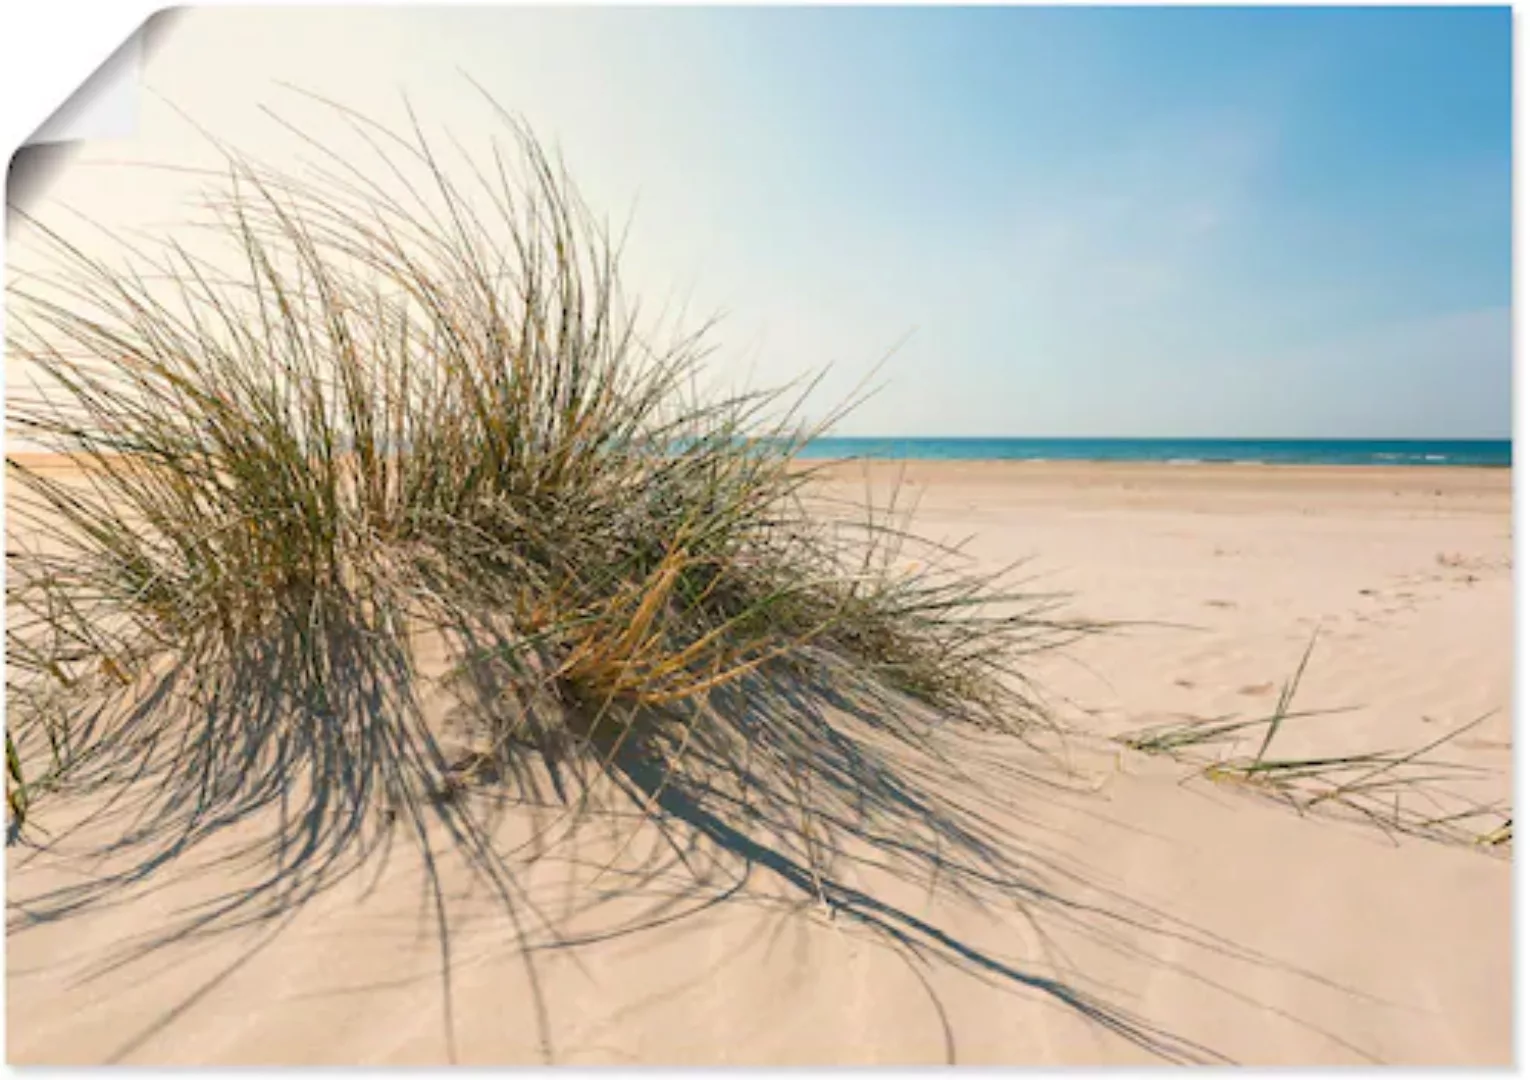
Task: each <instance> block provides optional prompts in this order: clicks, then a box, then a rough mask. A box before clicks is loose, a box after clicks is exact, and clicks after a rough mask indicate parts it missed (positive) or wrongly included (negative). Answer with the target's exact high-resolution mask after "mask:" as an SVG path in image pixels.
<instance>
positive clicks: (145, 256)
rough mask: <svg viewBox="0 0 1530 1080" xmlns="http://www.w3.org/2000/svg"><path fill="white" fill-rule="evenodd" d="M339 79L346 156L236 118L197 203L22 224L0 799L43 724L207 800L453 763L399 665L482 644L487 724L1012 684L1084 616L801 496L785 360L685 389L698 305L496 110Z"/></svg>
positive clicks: (403, 777)
mask: <svg viewBox="0 0 1530 1080" xmlns="http://www.w3.org/2000/svg"><path fill="white" fill-rule="evenodd" d="M333 108H334V112H335V114H336V115H337V116H338V117H339V118H340V120H341V121H342V122H343V123H344V124H345V125H347V126H348V128H349V130H350V131H351V133H352V134H353V135H354V136H356V137H357V139H358V140H359V141H360V143H362V144H363V145H364V146H366V147H367V148H369V152H370V153H371V155H372V157H371V159H370V160H366V161H362V160H358V159H357V158H356V157H355V156H353V155H349V154H342V153H340V152H338V151H334V150H330V149H327V147H326V146H325V145H324V144H323V143H322V142H321V141H319V140H314V141H313V142H312V149H313V150H314V152H315V153H316V154H317V156H318V161H317V163H313V164H310V165H309V166H308V167H307V170H306V171H300V172H287V173H284V172H280V171H276V170H273V169H270V168H267V167H265V166H262V165H260V164H259V163H256V162H253V161H251V160H248V159H246V158H244V157H242V156H240V155H238V154H237V153H234V152H232V151H229V152H228V153H227V168H226V171H225V172H224V173H222V174H220V175H219V176H218V177H216V178H215V179H212V180H210V186H209V188H208V194H207V197H206V201H205V207H206V210H207V214H206V215H204V217H203V218H202V219H199V220H198V222H197V223H196V227H195V228H194V229H187V230H185V231H183V232H182V233H178V234H176V235H173V236H168V237H164V238H160V239H157V240H152V241H143V242H133V243H130V242H129V241H128V240H126V239H125V238H123V237H121V236H116V235H110V234H102V235H94V234H92V235H90V236H88V237H85V238H80V237H75V236H72V235H66V232H65V231H64V230H62V229H61V228H59V227H56V226H53V225H49V224H44V223H43V222H41V221H28V222H27V227H28V230H29V232H30V234H31V235H32V236H34V237H35V238H37V240H38V242H39V243H40V244H41V245H42V246H43V248H44V249H45V250H46V258H45V259H44V260H43V261H42V264H41V265H39V266H37V267H28V268H26V270H25V272H18V273H15V274H13V278H12V281H11V283H10V284H9V286H8V292H7V303H8V316H9V318H8V325H9V332H8V342H7V345H8V348H9V350H10V354H11V357H12V362H13V363H17V364H19V367H20V368H21V369H23V370H25V371H26V372H27V373H28V375H29V376H30V378H31V380H32V381H33V383H34V389H33V390H32V391H31V392H25V391H21V390H20V389H19V388H16V389H13V391H12V395H11V404H10V410H9V418H8V422H9V431H10V434H11V437H12V438H13V439H19V440H22V441H23V443H24V444H25V446H26V448H27V449H30V450H35V451H39V452H41V453H43V454H46V455H49V456H48V457H31V456H27V455H25V454H13V455H10V456H9V457H8V461H7V465H8V476H9V484H10V490H9V494H8V510H9V514H10V519H9V520H10V525H9V536H8V547H7V560H8V567H9V583H8V591H7V606H8V620H7V644H8V651H9V659H10V681H9V685H8V694H9V702H10V705H11V711H10V713H9V715H10V724H9V733H8V739H10V738H12V737H13V739H14V741H13V742H10V741H8V745H7V750H8V778H9V779H10V781H11V788H10V790H11V791H12V797H11V805H12V815H13V820H15V819H19V818H21V817H22V816H23V814H24V811H25V802H24V800H25V793H26V792H27V791H29V790H33V789H35V787H36V785H35V783H29V782H28V781H30V780H32V779H33V777H30V776H27V775H24V773H25V770H26V769H27V768H29V767H31V766H30V763H31V762H34V761H39V760H44V758H45V757H46V759H47V764H46V766H45V767H46V770H47V773H48V775H49V778H50V782H65V781H66V780H68V779H69V778H75V781H76V782H80V783H85V782H86V780H85V778H86V777H93V778H94V779H95V780H113V781H116V780H119V779H120V778H122V777H124V776H143V775H149V774H152V775H156V776H158V777H159V778H160V779H159V780H158V781H157V783H158V785H159V790H160V791H161V792H162V797H163V799H164V800H165V801H166V802H167V803H168V802H169V801H172V800H174V799H183V798H184V799H189V800H190V802H191V803H192V804H194V805H195V806H196V807H197V809H196V810H194V811H187V813H190V814H192V815H193V816H196V817H197V820H198V821H201V822H203V823H207V822H211V821H214V820H215V819H218V814H217V813H214V812H213V811H212V810H211V809H209V807H211V806H213V805H214V804H217V805H221V806H222V807H223V808H224V810H223V811H222V812H224V813H226V814H236V813H243V812H244V810H245V809H247V808H248V807H247V806H246V805H245V803H247V802H249V801H250V800H252V799H270V798H276V797H277V795H276V794H274V793H276V792H278V791H280V792H283V793H288V792H290V790H291V789H292V787H293V785H298V786H301V782H300V779H299V777H300V776H301V775H307V776H308V779H309V781H311V783H310V784H309V786H310V787H311V788H313V789H315V791H317V790H318V789H325V790H327V792H328V793H327V794H322V793H321V794H315V793H312V792H311V793H310V794H309V796H308V798H309V800H310V807H311V809H313V812H315V813H318V812H320V810H319V808H320V807H322V808H323V812H324V813H327V814H331V815H333V814H336V813H339V812H340V811H338V810H337V809H336V807H337V806H338V807H341V808H342V809H343V812H344V814H345V815H348V818H349V820H351V821H353V822H354V820H355V819H357V818H358V817H360V816H364V815H365V814H366V813H369V812H370V810H369V808H370V807H372V806H373V805H374V804H375V802H376V800H377V798H378V793H379V792H380V791H381V792H385V793H386V794H387V799H389V800H392V801H393V802H395V803H396V802H397V801H398V800H400V799H402V800H405V801H406V802H407V801H409V800H411V799H412V798H413V796H412V795H411V794H409V793H410V792H411V791H413V790H414V789H415V788H416V787H418V786H419V785H418V784H415V783H413V781H416V780H421V779H422V777H424V778H425V779H426V780H429V781H430V783H435V782H436V781H438V780H439V778H440V775H442V774H444V773H445V771H446V770H448V769H449V768H450V767H451V765H452V763H451V762H448V761H446V760H445V759H444V757H443V756H442V753H441V750H440V741H439V740H440V736H441V732H440V731H439V730H437V728H436V727H435V726H433V721H432V720H431V719H430V717H429V716H427V710H425V709H424V708H423V707H422V706H421V705H420V702H421V700H422V699H423V698H424V697H426V696H428V694H429V693H431V692H434V689H436V688H443V687H444V688H451V687H454V686H458V685H460V684H461V683H463V682H464V681H468V682H472V681H474V680H475V679H476V680H478V681H477V689H478V691H479V693H480V697H481V698H482V699H483V700H489V699H492V702H493V704H494V707H493V708H488V709H483V710H480V712H479V714H477V716H476V722H477V724H478V727H479V728H480V730H479V731H478V733H477V735H478V739H479V741H478V743H477V745H479V746H480V751H479V752H480V753H482V754H486V755H489V756H504V755H510V754H514V753H517V752H520V748H522V747H523V745H524V744H526V743H527V742H528V741H530V742H539V743H544V744H545V742H546V740H547V739H548V738H549V737H550V736H552V735H557V736H558V737H559V738H561V739H562V741H563V742H564V743H565V744H567V745H571V746H574V747H576V748H578V747H588V746H590V745H593V744H594V742H595V741H598V740H601V739H606V738H608V737H609V736H611V735H612V734H613V733H614V734H615V735H616V736H617V737H618V738H621V737H624V735H623V733H624V732H627V731H629V730H632V729H633V728H634V726H635V725H639V724H641V723H642V722H643V718H645V717H654V716H660V717H675V716H683V717H686V718H687V719H686V721H685V722H687V723H700V722H705V721H704V720H703V719H702V718H704V717H707V716H715V715H716V712H715V710H713V709H711V708H710V707H709V703H710V702H712V701H713V700H714V699H715V697H716V695H717V694H719V693H720V692H722V691H725V690H732V691H737V690H739V688H741V687H743V686H744V685H746V684H747V683H748V681H749V680H750V679H753V678H759V677H761V676H763V675H764V674H765V673H767V672H769V673H771V674H772V676H773V677H774V676H778V675H780V674H782V673H788V674H794V675H796V676H800V677H801V678H802V679H803V680H804V681H805V682H808V681H812V680H813V679H817V678H822V677H827V678H829V679H831V680H832V681H835V682H836V684H837V685H839V686H840V687H842V688H845V689H846V692H847V693H853V692H854V687H855V686H856V685H866V686H874V687H877V688H880V689H886V690H891V691H894V692H896V693H898V694H901V695H906V696H907V698H908V699H910V700H912V701H917V702H922V703H924V704H927V705H930V706H933V707H935V708H937V709H939V710H941V711H942V714H943V715H944V716H945V717H947V718H948V719H949V720H950V721H951V722H970V723H975V724H981V725H984V726H988V727H999V728H1003V729H1005V730H1010V731H1019V730H1022V729H1023V728H1024V727H1025V725H1027V724H1028V723H1030V722H1032V721H1034V720H1036V719H1037V718H1039V717H1040V715H1041V712H1040V710H1039V708H1038V707H1037V705H1036V704H1035V702H1034V700H1033V698H1032V697H1031V695H1030V692H1029V690H1028V688H1027V686H1026V684H1025V682H1024V680H1023V678H1022V677H1021V667H1022V665H1023V662H1024V658H1025V656H1026V655H1027V654H1028V653H1030V652H1032V651H1034V650H1037V649H1043V648H1051V647H1054V646H1056V645H1057V644H1059V643H1061V642H1063V641H1066V640H1068V639H1070V638H1072V637H1073V636H1076V634H1077V633H1078V632H1080V631H1081V630H1082V629H1083V627H1082V626H1081V624H1078V623H1075V622H1071V621H1068V620H1064V619H1060V618H1058V617H1056V616H1055V615H1054V613H1053V608H1054V606H1055V600H1053V599H1052V598H1050V597H1046V596H1038V595H1033V594H1028V593H1025V592H1011V591H1007V590H1006V589H1005V587H1004V586H1003V583H1002V581H1001V579H1000V577H999V576H998V575H990V574H975V573H973V572H971V571H970V569H967V568H964V567H963V566H962V565H961V564H960V563H959V562H958V561H955V560H954V558H953V557H952V555H951V553H950V552H946V551H944V549H940V548H939V547H938V546H936V545H928V544H924V543H923V542H922V541H920V540H919V539H918V538H917V537H916V536H914V535H913V534H912V533H911V532H910V531H909V529H908V528H907V527H906V525H905V524H904V523H901V522H900V521H898V520H897V519H896V518H895V517H894V516H893V515H890V514H878V513H869V514H868V513H867V512H866V511H865V508H864V507H858V508H850V507H843V506H837V505H836V504H834V503H833V501H832V500H827V499H824V498H821V497H818V496H817V495H815V494H813V493H814V492H815V491H816V490H817V489H816V488H815V487H814V482H815V479H816V477H815V470H814V469H811V468H809V467H807V466H805V465H803V464H802V463H801V462H800V461H798V460H797V458H796V454H797V451H798V450H799V449H800V448H801V446H802V445H803V443H804V442H805V441H806V440H807V439H809V438H811V437H812V436H813V434H814V433H815V431H817V430H819V429H820V428H819V426H817V425H812V424H809V423H807V422H806V421H805V420H803V419H802V411H801V409H802V397H801V395H800V394H798V395H796V396H792V395H791V394H788V393H787V392H784V391H782V392H764V393H738V394H726V395H724V394H711V395H709V394H706V393H703V392H702V391H700V390H699V389H698V386H699V385H700V384H701V383H702V382H703V381H704V377H705V375H706V359H707V355H708V343H707V331H708V329H709V328H708V327H706V326H704V327H702V328H701V330H700V331H699V332H686V331H683V330H681V331H674V330H670V331H668V332H661V331H662V327H658V328H651V327H649V325H648V324H646V323H644V322H643V321H642V320H641V319H640V318H639V311H638V309H637V308H636V306H635V305H633V304H630V303H628V301H627V299H626V297H625V296H624V294H623V292H622V290H621V288H620V285H619V277H618V261H619V260H618V256H619V246H618V245H617V244H615V243H613V241H612V240H611V239H610V236H609V234H608V233H607V231H606V230H605V229H604V227H603V226H602V225H601V224H600V223H599V221H598V219H597V218H596V216H595V215H594V214H592V213H591V212H590V211H589V210H588V209H587V208H586V207H585V206H584V204H583V203H582V202H581V201H580V198H579V196H578V194H577V193H576V191H575V189H574V188H573V186H572V184H571V183H570V182H569V180H568V178H567V176H566V175H565V174H564V173H563V171H562V170H561V169H560V168H559V167H557V166H556V165H555V164H554V163H553V161H552V160H551V159H550V158H549V157H548V156H547V155H546V154H545V153H544V152H543V151H542V149H541V148H540V147H539V145H538V143H537V142H536V140H535V139H534V138H533V137H532V136H531V134H530V133H529V132H528V131H527V130H526V129H525V128H524V126H522V125H521V124H520V123H519V122H517V121H515V120H513V119H511V118H509V117H504V116H501V119H503V120H504V122H505V123H506V125H507V128H508V130H509V132H510V138H509V139H508V140H503V141H502V140H494V141H491V142H490V143H489V145H488V148H487V153H486V154H484V155H481V156H480V157H479V158H477V159H474V158H473V157H472V156H471V155H469V154H468V153H467V152H466V151H465V150H463V149H462V148H461V147H460V145H458V144H456V143H455V142H451V143H450V147H451V152H450V153H449V154H448V153H444V152H443V151H441V150H440V149H439V148H438V146H437V145H436V144H434V143H433V142H432V141H431V140H430V139H429V138H427V137H426V135H425V134H424V132H423V130H422V129H421V128H420V127H418V126H415V127H413V128H412V129H410V130H409V131H408V132H407V133H405V134H396V133H394V132H392V131H389V130H387V129H385V128H383V127H380V126H378V125H376V124H373V123H372V122H370V121H368V120H365V119H364V118H361V117H358V116H356V115H354V114H352V113H350V112H348V111H346V110H344V109H341V108H339V107H333ZM911 553H912V557H914V558H916V560H917V562H915V563H911V562H910V558H911ZM911 566H914V567H917V568H914V569H911ZM422 643H430V644H429V647H426V646H425V645H423V644H422ZM257 671H258V672H260V673H261V675H260V677H258V678H257V677H256V675H254V674H252V673H253V672H257ZM486 673H488V675H489V677H490V678H491V685H488V686H485V685H484V684H483V682H482V678H483V677H484V676H485V674H486ZM172 686H173V687H175V688H176V689H175V691H174V694H172V693H171V691H170V690H169V689H168V688H169V687H172ZM172 697H174V698H175V700H176V701H178V702H179V703H180V704H179V705H178V706H177V707H172V706H171V704H170V701H171V699H172ZM44 701H46V702H47V703H48V704H47V707H46V708H44V707H42V706H41V705H37V706H36V707H33V705H34V703H40V702H44ZM602 745H604V744H602ZM43 748H47V749H46V754H44V749H43ZM803 752H804V753H810V752H811V748H808V749H806V750H804V751H803ZM151 759H152V760H153V761H154V762H156V765H155V766H154V769H155V770H158V771H157V772H155V771H154V770H150V769H148V768H147V766H146V765H145V763H146V762H148V761H150V760H151ZM305 770H306V773H305ZM415 774H419V775H415ZM425 774H431V776H433V777H434V779H430V777H427V776H426V775H425ZM337 778H340V779H343V780H344V783H338V782H337ZM257 793H258V794H257ZM282 797H284V798H285V797H287V796H286V794H283V795H282ZM18 799H20V800H22V801H20V802H18ZM241 800H243V801H241ZM411 805H412V803H411ZM18 807H20V809H18ZM236 808H237V809H236ZM182 820H185V819H184V818H183V819H182Z"/></svg>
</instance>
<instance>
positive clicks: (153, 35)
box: [5, 7, 184, 218]
mask: <svg viewBox="0 0 1530 1080" xmlns="http://www.w3.org/2000/svg"><path fill="white" fill-rule="evenodd" d="M183 10H184V9H182V8H176V7H170V8H163V9H161V10H159V11H157V12H155V13H154V14H152V15H150V16H149V17H148V18H147V19H145V20H144V21H143V22H142V23H141V24H139V26H138V29H136V30H134V31H133V32H132V33H131V34H129V35H128V36H127V38H126V40H124V41H123V42H122V44H121V45H119V46H117V48H116V49H114V50H113V51H112V53H111V55H110V56H108V57H107V58H106V59H105V60H104V61H103V62H102V63H101V64H100V66H98V67H97V68H96V69H95V71H93V72H91V74H90V76H89V77H88V78H86V80H85V81H84V82H82V83H81V84H80V86H79V88H78V89H76V90H75V91H74V93H72V94H70V95H69V97H68V98H66V99H65V100H64V102H63V104H61V105H60V106H59V107H58V108H57V109H55V110H53V112H52V113H51V114H50V115H49V116H48V118H47V119H45V120H44V121H43V122H42V123H41V124H40V125H39V126H38V127H37V129H36V130H35V131H33V132H32V134H31V135H29V136H28V137H27V138H26V139H25V140H24V141H23V142H22V144H21V146H20V147H19V148H18V149H17V150H16V151H15V153H13V154H12V155H11V158H10V161H9V163H8V165H7V169H6V184H5V204H6V211H7V214H6V216H7V218H9V217H10V214H11V212H13V211H16V210H21V211H25V210H26V209H27V208H28V207H29V206H31V205H33V204H34V202H35V200H37V199H38V198H40V197H41V196H42V195H43V194H44V192H46V190H47V188H48V186H49V184H50V183H51V181H52V179H53V178H54V177H55V176H57V175H58V172H59V170H60V169H62V168H63V167H64V166H65V165H66V164H67V163H68V161H69V160H70V158H71V157H72V156H73V155H74V153H75V152H76V150H77V149H78V146H79V144H80V143H82V142H87V141H92V140H98V139H130V138H132V137H134V136H135V135H137V134H138V114H139V101H140V97H141V95H142V92H143V71H144V63H145V61H146V59H147V58H148V57H149V56H150V55H152V53H153V50H154V49H155V48H156V47H157V46H158V45H159V44H160V43H161V42H163V40H164V37H165V34H166V33H168V32H169V30H170V29H171V27H172V26H173V24H174V23H175V22H176V20H177V19H178V18H179V17H180V15H181V13H182V11H183Z"/></svg>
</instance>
